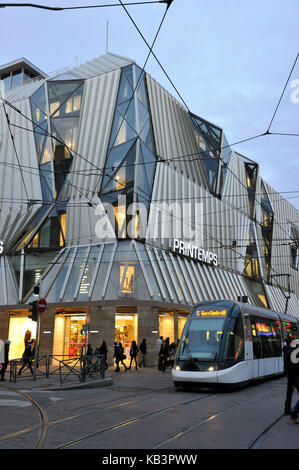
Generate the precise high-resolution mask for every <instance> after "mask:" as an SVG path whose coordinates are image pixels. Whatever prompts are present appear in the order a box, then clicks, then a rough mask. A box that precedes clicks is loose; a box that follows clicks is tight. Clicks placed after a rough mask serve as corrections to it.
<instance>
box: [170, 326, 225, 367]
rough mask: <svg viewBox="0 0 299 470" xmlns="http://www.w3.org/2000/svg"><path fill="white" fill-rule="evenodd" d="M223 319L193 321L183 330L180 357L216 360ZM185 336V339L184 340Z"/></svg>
mask: <svg viewBox="0 0 299 470" xmlns="http://www.w3.org/2000/svg"><path fill="white" fill-rule="evenodd" d="M224 321H225V319H223V318H217V319H216V318H213V319H201V320H198V319H193V320H192V321H191V322H190V323H189V324H188V328H187V329H186V330H185V329H184V334H183V337H182V339H183V341H181V343H180V345H181V346H180V352H179V355H180V356H181V357H186V358H188V357H189V356H190V355H191V356H192V357H193V358H196V359H203V360H204V359H210V360H211V359H216V358H217V355H218V354H219V348H220V344H221V338H222V332H223V325H224ZM185 335H186V339H185Z"/></svg>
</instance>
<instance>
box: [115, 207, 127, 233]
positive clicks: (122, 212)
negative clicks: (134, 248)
mask: <svg viewBox="0 0 299 470" xmlns="http://www.w3.org/2000/svg"><path fill="white" fill-rule="evenodd" d="M113 209H114V215H115V220H116V223H117V227H116V231H117V233H118V238H126V206H125V205H123V206H115V207H114V208H113Z"/></svg>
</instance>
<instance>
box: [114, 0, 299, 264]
mask: <svg viewBox="0 0 299 470" xmlns="http://www.w3.org/2000/svg"><path fill="white" fill-rule="evenodd" d="M119 2H120V3H122V2H121V0H119ZM123 8H124V10H125V11H126V13H127V15H128V16H129V18H130V19H131V21H132V22H133V24H134V26H135V27H136V29H137V31H138V32H139V34H140V35H141V37H142V39H143V40H144V42H145V44H146V45H147V46H148V47H149V45H148V43H147V41H146V39H145V37H144V36H143V34H142V32H141V31H140V29H139V28H138V26H137V25H136V23H135V21H134V20H133V18H132V17H131V15H130V13H129V12H128V10H127V9H126V8H125V6H124V5H123ZM153 56H154V57H155V59H156V60H157V62H158V64H159V65H160V67H161V68H162V70H163V71H164V73H165V74H166V76H167V78H168V79H169V80H170V78H169V76H168V74H167V73H166V71H165V70H164V67H162V65H161V64H160V61H159V60H158V59H157V57H156V55H155V54H154V53H153ZM298 56H299V53H298V54H297V57H296V60H295V62H294V64H293V67H292V69H291V72H290V74H289V77H288V80H287V83H288V81H289V79H290V76H291V74H292V72H293V70H294V68H295V65H296V62H297V60H298ZM170 83H171V84H172V86H173V87H174V89H175V90H176V92H177V94H178V96H179V97H180V99H181V100H182V102H183V103H184V105H185V106H186V108H187V109H188V111H189V113H191V111H190V109H189V107H188V106H187V104H186V102H185V100H184V99H183V98H182V96H181V94H180V93H179V92H178V90H177V88H176V87H175V86H174V84H173V82H172V81H171V80H170ZM287 83H286V84H285V87H284V89H283V92H282V95H281V97H280V100H279V102H278V104H277V106H276V109H275V112H274V115H273V117H272V119H271V122H270V125H269V127H268V129H267V131H266V132H264V133H262V134H260V135H258V136H256V137H252V138H251V139H248V140H253V139H254V138H257V137H262V136H267V135H269V130H270V127H271V125H272V122H273V120H274V118H275V115H276V113H277V110H278V108H279V105H280V102H281V99H282V96H283V94H284V92H285V89H286V87H287ZM191 114H192V113H191ZM191 117H192V116H191ZM193 122H194V123H195V125H196V126H197V127H198V128H199V126H198V124H197V122H196V121H195V120H193ZM244 142H245V140H244ZM218 158H219V160H221V161H222V162H223V159H222V157H221V154H219V156H218ZM223 163H224V164H225V162H223ZM225 166H226V168H227V169H228V170H229V171H230V172H231V174H232V175H233V177H235V178H236V179H237V180H238V181H239V183H241V184H242V185H243V186H244V187H245V185H244V184H243V182H242V181H241V180H240V179H239V178H238V177H237V175H236V174H235V173H234V172H233V171H232V170H231V168H229V167H228V166H227V165H226V164H225ZM245 188H246V187H245ZM254 199H255V201H256V202H257V203H258V204H260V205H261V202H260V201H258V200H257V199H256V195H254ZM283 230H284V229H283ZM232 251H234V250H233V249H232ZM271 269H272V270H274V269H273V268H272V266H271ZM274 272H276V271H275V270H274Z"/></svg>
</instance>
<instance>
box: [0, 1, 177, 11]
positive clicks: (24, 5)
mask: <svg viewBox="0 0 299 470" xmlns="http://www.w3.org/2000/svg"><path fill="white" fill-rule="evenodd" d="M168 1H169V0H150V1H148V2H129V3H126V5H129V6H135V5H151V4H153V3H168ZM120 6H121V5H119V4H118V3H110V4H99V5H80V6H70V7H53V6H52V7H51V6H48V5H39V4H35V3H0V8H7V7H14V8H16V7H21V8H38V9H42V10H49V11H66V10H87V9H91V8H108V7H120Z"/></svg>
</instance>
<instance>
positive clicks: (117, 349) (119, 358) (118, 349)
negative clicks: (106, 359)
mask: <svg viewBox="0 0 299 470" xmlns="http://www.w3.org/2000/svg"><path fill="white" fill-rule="evenodd" d="M113 357H115V363H116V369H115V372H120V368H119V363H120V362H121V363H122V365H123V366H124V368H125V370H128V368H127V366H126V364H125V363H124V359H125V358H126V356H125V355H124V349H123V346H122V343H118V344H117V342H116V341H115V342H114V356H113Z"/></svg>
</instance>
